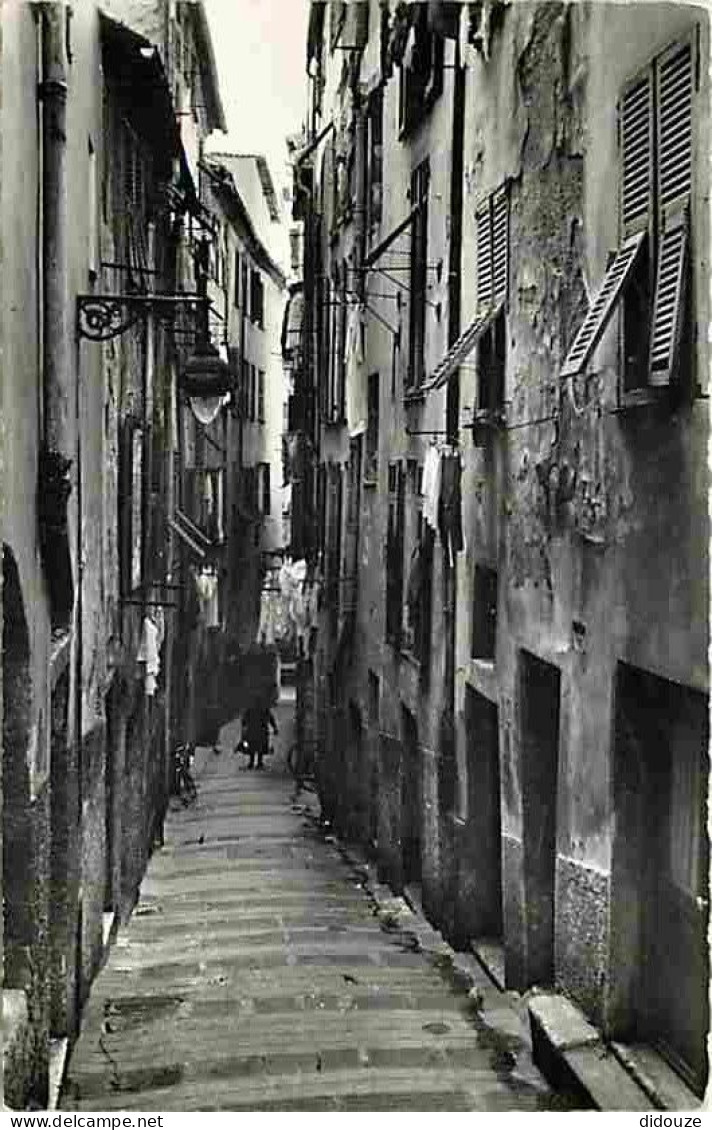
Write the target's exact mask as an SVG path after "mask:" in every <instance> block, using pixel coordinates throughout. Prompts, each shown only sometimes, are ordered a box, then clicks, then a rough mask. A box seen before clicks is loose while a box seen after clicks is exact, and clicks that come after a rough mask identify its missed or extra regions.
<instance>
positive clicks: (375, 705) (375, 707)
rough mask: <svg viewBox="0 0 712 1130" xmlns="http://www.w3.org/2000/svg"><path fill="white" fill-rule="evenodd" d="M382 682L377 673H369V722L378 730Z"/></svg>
mask: <svg viewBox="0 0 712 1130" xmlns="http://www.w3.org/2000/svg"><path fill="white" fill-rule="evenodd" d="M380 698H381V680H380V679H379V677H378V675H377V674H376V672H375V671H369V672H368V721H369V724H370V725H371V726H373V727H374V729H378V722H379V715H380Z"/></svg>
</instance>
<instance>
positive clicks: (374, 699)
mask: <svg viewBox="0 0 712 1130" xmlns="http://www.w3.org/2000/svg"><path fill="white" fill-rule="evenodd" d="M708 55H709V29H708V22H707V17H706V15H705V14H704V12H703V11H702V10H701V9H696V8H692V7H685V8H682V7H679V6H676V5H666V4H656V5H650V6H641V5H635V6H630V5H627V6H626V5H624V6H618V5H614V4H611V5H606V4H591V5H587V4H576V5H573V4H572V5H566V4H558V3H548V4H528V3H527V4H507V3H504V2H500V0H485V2H484V3H478V4H469V5H468V4H452V5H451V4H421V3H415V4H390V5H388V4H381V3H376V2H372V3H364V4H338V3H329V4H318V3H314V4H312V6H311V18H310V25H309V40H308V45H307V66H308V73H309V76H310V78H309V121H308V137H307V140H306V142H305V143H304V146H303V147H302V149H301V152H300V153H299V154H298V155H297V156H296V158H295V192H296V194H297V211H298V214H299V215H300V216H301V217H302V218H303V220H304V226H305V247H304V260H305V274H304V296H305V310H304V318H303V335H302V356H303V365H302V369H301V371H300V372H301V376H300V379H299V381H298V386H297V388H296V389H295V413H294V416H293V425H294V431H295V434H296V436H297V437H299V442H300V443H301V446H302V451H303V464H304V466H303V468H301V470H300V475H299V482H298V483H295V484H294V485H293V491H294V495H293V515H294V517H293V521H294V522H295V532H294V538H295V541H296V542H297V543H298V544H300V545H301V546H302V548H303V551H304V553H305V554H306V555H307V557H308V559H309V560H310V563H311V566H312V569H313V571H314V573H315V575H319V576H320V577H321V578H322V580H323V586H324V587H323V591H324V598H323V602H322V613H321V618H320V621H319V630H318V632H317V633H316V635H315V636H314V645H313V648H312V652H311V654H310V656H309V657H308V659H307V660H306V661H305V679H306V684H305V686H304V688H303V690H302V694H303V696H304V697H305V698H308V700H309V702H310V703H311V702H312V701H313V703H314V709H313V731H314V733H315V740H316V750H317V777H318V781H319V788H320V793H321V798H322V804H323V806H324V810H325V813H326V815H327V816H328V817H329V818H331V819H333V820H335V821H336V822H337V824H338V825H339V826H340V827H341V828H342V829H343V830H344V831H346V832H348V833H350V834H352V835H356V836H358V837H360V838H361V839H362V840H364V841H366V842H369V843H370V844H371V845H372V849H373V851H374V854H375V856H376V858H377V859H378V860H379V862H380V864H381V866H382V868H383V870H384V872H385V873H386V874H387V875H388V876H389V878H390V879H391V880H392V881H393V882H394V883H395V885H396V886H397V887H398V888H405V889H406V890H407V891H409V892H410V894H411V895H412V896H413V897H418V898H420V899H422V903H423V906H424V908H425V910H426V912H427V913H428V914H429V915H430V917H431V918H432V919H433V920H434V921H436V922H437V923H438V924H439V925H440V926H441V927H443V928H444V929H445V931H446V932H447V933H448V935H449V936H450V937H451V938H452V939H453V940H454V941H455V942H456V943H457V944H459V945H462V946H466V947H470V946H474V948H475V949H476V950H478V952H480V954H481V955H482V957H483V959H486V960H488V961H490V962H491V963H492V964H493V967H497V968H499V969H500V970H501V975H502V976H503V977H504V979H505V981H506V984H507V985H509V986H511V987H513V988H517V989H521V990H523V989H528V988H530V987H532V986H537V987H539V988H545V987H551V988H555V989H556V990H558V991H560V992H562V993H563V994H565V995H566V996H568V997H569V998H570V999H572V1000H573V1001H574V1002H575V1003H576V1004H577V1005H578V1006H579V1007H580V1008H581V1009H582V1010H583V1011H584V1012H585V1013H586V1014H587V1016H588V1017H589V1018H590V1019H591V1020H593V1021H594V1023H596V1024H597V1025H598V1026H599V1027H601V1028H602V1030H603V1032H604V1034H605V1035H606V1036H607V1037H609V1038H612V1039H620V1040H623V1041H629V1042H631V1043H633V1044H636V1043H637V1044H644V1045H649V1046H650V1047H653V1048H654V1049H656V1051H657V1052H661V1053H662V1055H663V1056H664V1057H665V1058H666V1059H667V1060H668V1061H669V1062H670V1063H672V1064H673V1065H674V1066H675V1069H676V1070H678V1071H679V1072H680V1073H681V1075H682V1076H683V1077H684V1078H685V1079H686V1081H687V1082H688V1083H689V1085H690V1086H691V1087H692V1088H693V1089H694V1090H695V1091H697V1093H701V1092H702V1090H703V1088H704V1086H705V1081H706V1078H707V1061H706V1051H705V1035H706V1031H707V1020H708V1017H707V1004H706V1001H707V984H708V958H707V948H706V933H707V918H708V901H707V894H706V891H707V849H706V839H705V827H706V812H705V797H706V793H707V779H708V764H707V745H708V722H707V714H708V694H709V680H708V669H707V649H708V630H707V622H708V617H707V607H708V550H707V546H708V535H709V529H708V517H707V492H708V479H707V469H706V459H705V450H706V444H707V428H708V408H707V395H708V390H707V382H708V373H707V365H706V345H705V342H706V329H705V327H706V326H707V324H708V320H709V276H708V266H707V261H706V257H705V252H704V250H703V249H704V248H706V247H707V244H708V241H709V188H708V178H707V166H706V160H705V159H704V156H705V155H706V154H707V153H708V150H709V105H708V104H709V90H708ZM433 467H435V468H437V471H436V474H441V475H442V485H441V488H440V492H439V494H438V495H437V496H436V497H435V498H433V494H432V483H433V481H434V479H433V475H432V472H433ZM433 506H434V509H433ZM311 531H316V536H315V537H314V536H312V534H311ZM664 954H667V955H668V957H667V959H666V958H664V956H663V955H664ZM671 954H675V955H677V956H676V959H675V961H674V963H673V965H674V968H671V967H670V955H671Z"/></svg>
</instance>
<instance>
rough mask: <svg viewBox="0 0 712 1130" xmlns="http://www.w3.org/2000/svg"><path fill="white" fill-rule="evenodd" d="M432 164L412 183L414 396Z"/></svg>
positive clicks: (421, 358) (420, 367)
mask: <svg viewBox="0 0 712 1130" xmlns="http://www.w3.org/2000/svg"><path fill="white" fill-rule="evenodd" d="M429 181H430V162H429V161H428V160H427V158H426V160H425V161H423V162H422V163H421V164H420V165H418V167H417V169H415V170H414V172H413V175H412V176H411V180H410V203H411V207H415V206H418V212H417V213H416V215H415V217H414V219H413V223H412V227H411V240H410V326H409V329H410V333H409V353H408V390H409V391H411V392H413V391H415V390H416V389H417V387H418V386H419V385H420V384H421V383H422V381H423V380H424V378H425V326H426V312H427V306H428V295H427V292H428V187H429Z"/></svg>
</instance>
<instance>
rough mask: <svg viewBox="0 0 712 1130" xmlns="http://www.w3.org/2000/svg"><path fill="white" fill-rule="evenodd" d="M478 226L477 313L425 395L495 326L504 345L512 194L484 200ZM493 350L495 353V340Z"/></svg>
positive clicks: (426, 385) (504, 189)
mask: <svg viewBox="0 0 712 1130" xmlns="http://www.w3.org/2000/svg"><path fill="white" fill-rule="evenodd" d="M475 220H476V224H477V248H476V250H477V313H476V314H475V317H474V318H473V319H472V321H471V322H470V323H469V325H468V326H466V328H465V329H464V330H463V332H462V333H461V334H460V336H459V337H458V338H457V340H456V341H455V342H453V344H452V345H451V346H450V348H449V349H448V351H447V353H446V354H445V356H444V357H443V359H442V360H441V361H440V362H439V363H438V365H436V367H435V369H434V370H433V372H432V373H431V374H430V376H429V377H428V380H427V381H426V382H425V383H424V384H423V385H422V391H423V392H430V390H431V389H435V388H442V387H443V386H444V385H446V384H447V382H448V381H449V380H450V377H451V376H452V375H453V373H456V372H457V370H458V369H459V367H460V365H462V364H463V362H464V361H465V360H466V358H467V357H468V356H469V355H470V354H471V353H472V351H473V350H474V348H475V346H476V345H477V344H478V343H479V342H480V340H481V339H483V338H484V336H486V335H487V334H488V332H489V331H490V330H491V329H492V327H493V324H494V323H495V322H501V326H500V327H499V329H498V330H497V333H498V335H499V336H498V338H497V343H496V344H497V348H498V347H499V343H500V341H501V342H503V341H504V337H505V325H504V305H505V303H506V301H507V295H508V286H509V192H508V187H507V185H503V186H502V187H501V188H499V189H497V191H496V192H494V193H492V194H491V195H490V196H488V197H487V198H486V199H485V200H483V201H482V202H481V203H480V204H479V205H478V207H477V209H476V211H475ZM492 349H493V350H495V343H494V338H493V346H492ZM500 355H501V357H502V374H501V381H502V392H501V397H498V399H502V398H503V396H504V385H503V382H504V355H503V352H502V350H500V351H499V353H497V356H498V357H499V356H500Z"/></svg>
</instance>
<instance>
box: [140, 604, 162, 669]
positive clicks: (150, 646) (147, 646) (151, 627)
mask: <svg viewBox="0 0 712 1130" xmlns="http://www.w3.org/2000/svg"><path fill="white" fill-rule="evenodd" d="M136 658H137V660H138V662H139V663H145V664H146V674H147V675H157V674H158V672H159V670H160V666H161V661H160V657H159V654H158V628H157V627H156V625H155V624H154V622H153V620H151V619H150V617H149V616H146V617H145V619H144V621H143V625H142V627H141V640H140V642H139V645H138V654H137V656H136Z"/></svg>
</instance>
